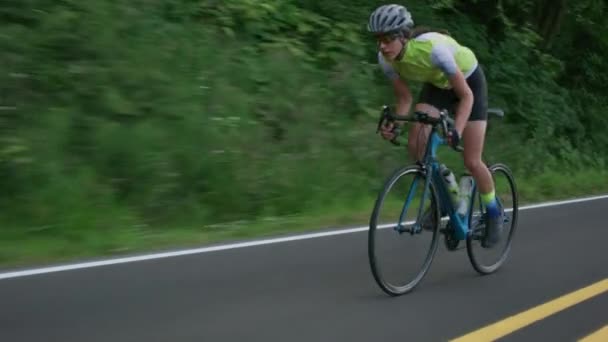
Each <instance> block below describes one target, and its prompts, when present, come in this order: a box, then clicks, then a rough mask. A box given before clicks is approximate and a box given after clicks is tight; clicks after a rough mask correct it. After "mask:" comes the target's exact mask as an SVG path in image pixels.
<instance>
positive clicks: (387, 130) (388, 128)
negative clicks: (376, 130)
mask: <svg viewBox="0 0 608 342" xmlns="http://www.w3.org/2000/svg"><path fill="white" fill-rule="evenodd" d="M393 128H394V124H393V123H392V122H389V123H388V124H384V125H382V127H381V128H380V135H382V137H383V138H384V139H386V140H393V138H394V137H395V132H394V131H393Z"/></svg>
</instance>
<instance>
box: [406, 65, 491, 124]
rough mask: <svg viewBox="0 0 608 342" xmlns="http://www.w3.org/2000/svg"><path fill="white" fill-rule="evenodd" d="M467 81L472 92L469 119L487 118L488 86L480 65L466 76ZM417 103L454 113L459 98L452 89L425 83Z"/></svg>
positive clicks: (482, 119)
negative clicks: (471, 106)
mask: <svg viewBox="0 0 608 342" xmlns="http://www.w3.org/2000/svg"><path fill="white" fill-rule="evenodd" d="M467 83H468V85H469V87H471V91H472V92H473V108H472V109H471V116H469V121H476V120H481V121H485V120H487V119H488V86H487V83H486V77H485V74H484V73H483V70H482V68H481V65H478V66H477V68H476V69H475V71H474V72H473V73H472V74H471V75H470V76H469V78H467ZM418 102H419V103H427V104H430V105H432V106H434V107H435V108H437V109H439V110H442V109H447V110H449V111H450V113H451V114H452V115H455V113H456V109H457V105H458V102H459V98H458V96H457V95H456V93H455V92H454V90H453V89H441V88H437V87H435V86H434V85H432V84H430V83H425V84H424V85H423V87H422V90H421V91H420V96H419V98H418Z"/></svg>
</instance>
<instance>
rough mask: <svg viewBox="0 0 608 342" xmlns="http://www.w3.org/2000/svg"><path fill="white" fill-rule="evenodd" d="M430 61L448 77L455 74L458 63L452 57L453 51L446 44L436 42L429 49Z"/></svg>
mask: <svg viewBox="0 0 608 342" xmlns="http://www.w3.org/2000/svg"><path fill="white" fill-rule="evenodd" d="M431 63H432V64H433V65H434V66H436V67H437V68H439V69H440V70H441V71H443V73H444V74H446V75H447V76H448V77H452V76H454V75H456V72H457V71H458V65H457V64H456V59H454V51H453V50H452V49H450V47H449V46H448V45H446V44H437V45H435V46H434V47H433V50H432V51H431Z"/></svg>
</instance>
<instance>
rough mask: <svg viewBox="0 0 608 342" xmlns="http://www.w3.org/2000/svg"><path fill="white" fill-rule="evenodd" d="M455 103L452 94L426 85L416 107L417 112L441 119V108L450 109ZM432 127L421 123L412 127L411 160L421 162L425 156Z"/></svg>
mask: <svg viewBox="0 0 608 342" xmlns="http://www.w3.org/2000/svg"><path fill="white" fill-rule="evenodd" d="M452 102H453V95H452V94H451V92H449V91H446V90H443V89H439V88H437V87H435V86H433V85H431V84H429V83H425V84H424V85H423V87H422V90H421V91H420V95H419V98H418V103H417V104H416V106H415V107H414V110H415V111H416V112H423V113H427V114H429V115H431V116H433V117H439V109H440V108H449V106H450V105H451V103H452ZM430 133H431V127H429V126H428V125H423V124H419V123H414V124H412V125H411V127H410V129H409V132H408V152H409V155H410V158H412V160H414V161H419V160H421V159H422V157H423V156H424V152H425V149H426V142H427V140H428V137H429V134H430Z"/></svg>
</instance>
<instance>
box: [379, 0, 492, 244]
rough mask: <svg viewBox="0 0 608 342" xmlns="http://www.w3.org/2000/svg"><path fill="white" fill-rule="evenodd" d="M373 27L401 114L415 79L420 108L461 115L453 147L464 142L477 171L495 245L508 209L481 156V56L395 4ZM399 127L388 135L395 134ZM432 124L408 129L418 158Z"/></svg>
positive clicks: (488, 237) (484, 115) (483, 111)
mask: <svg viewBox="0 0 608 342" xmlns="http://www.w3.org/2000/svg"><path fill="white" fill-rule="evenodd" d="M368 30H369V31H370V32H371V33H372V34H373V35H374V36H375V37H376V39H377V41H378V49H379V51H378V62H379V64H380V66H381V68H382V70H383V71H384V73H385V74H386V76H387V77H388V78H389V80H390V81H391V83H392V85H393V89H394V92H395V96H396V98H397V105H396V111H397V114H398V115H407V114H408V113H409V111H410V107H411V105H412V94H411V92H410V89H409V87H408V82H409V81H418V82H423V88H422V90H421V92H420V95H419V98H418V101H417V103H416V105H415V108H414V110H415V111H417V112H424V113H427V114H429V115H432V116H434V117H438V116H439V110H440V109H444V108H445V109H448V110H450V111H451V112H452V113H455V120H454V121H455V125H454V126H455V127H454V128H452V129H451V130H450V132H449V135H448V142H449V144H450V145H452V146H456V145H458V143H459V142H460V139H461V138H462V141H463V147H464V151H463V157H464V165H465V167H466V168H467V170H468V171H469V172H470V173H471V175H472V176H473V178H474V179H475V181H476V182H477V186H478V187H479V191H480V193H481V199H482V202H483V204H484V205H485V207H486V209H487V213H488V220H487V223H486V234H485V239H484V240H483V241H482V246H484V247H486V248H489V247H492V246H493V245H495V244H496V243H497V242H498V241H499V239H500V233H501V231H502V215H503V209H502V208H501V207H500V205H499V203H498V201H497V200H496V195H495V190H494V181H493V179H492V176H491V173H490V171H489V170H488V167H487V166H486V165H485V164H484V162H483V161H482V160H481V154H482V150H483V145H484V138H485V133H486V124H487V85H486V79H485V76H484V73H483V70H482V68H481V66H480V65H479V63H478V61H477V58H476V56H475V54H474V53H473V52H472V51H471V50H470V49H469V48H467V47H465V46H462V45H460V44H459V43H458V42H457V41H456V40H454V39H453V38H452V37H450V36H449V35H448V34H447V33H445V32H434V31H432V30H428V29H414V21H413V20H412V16H411V14H410V13H409V12H408V10H407V9H406V8H405V7H403V6H400V5H395V4H390V5H383V6H380V7H378V8H377V9H376V10H375V11H374V12H372V14H371V15H370V18H369V23H368ZM394 128H395V127H393V125H389V126H385V127H384V129H383V131H382V136H383V137H384V138H385V139H387V140H392V139H393V138H395V133H394ZM429 133H430V127H428V126H425V125H423V124H419V123H415V124H413V125H412V126H411V127H410V129H409V133H408V151H409V154H410V156H411V158H413V159H414V160H420V159H421V157H422V156H423V155H424V151H425V145H426V141H427V138H428V134H429Z"/></svg>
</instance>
